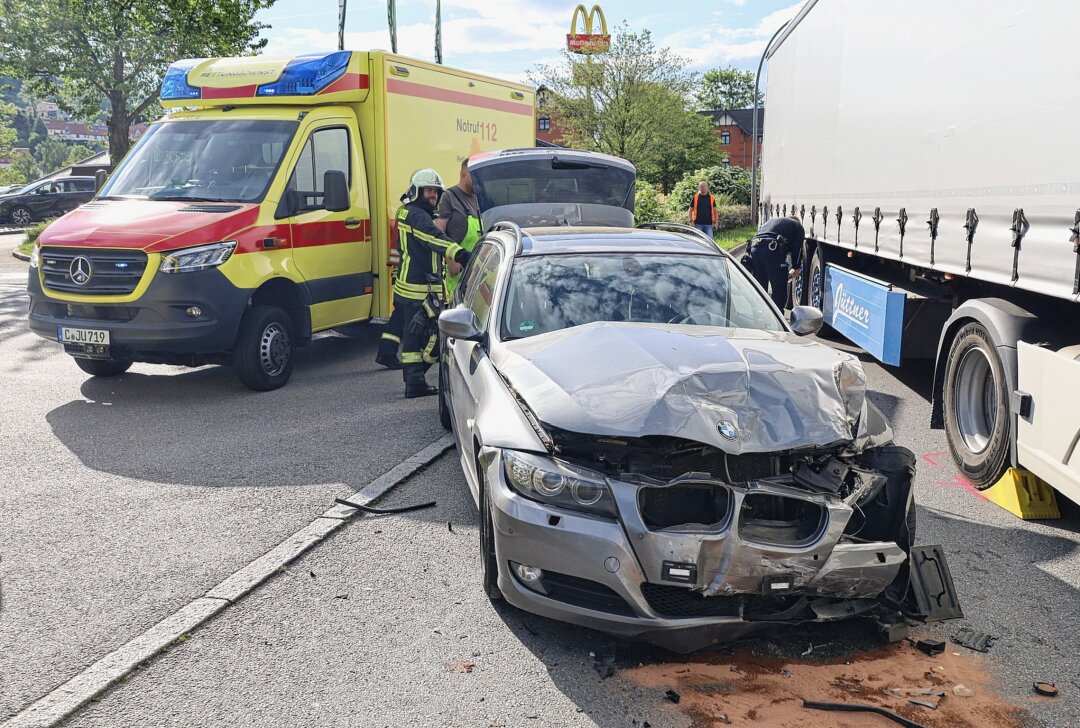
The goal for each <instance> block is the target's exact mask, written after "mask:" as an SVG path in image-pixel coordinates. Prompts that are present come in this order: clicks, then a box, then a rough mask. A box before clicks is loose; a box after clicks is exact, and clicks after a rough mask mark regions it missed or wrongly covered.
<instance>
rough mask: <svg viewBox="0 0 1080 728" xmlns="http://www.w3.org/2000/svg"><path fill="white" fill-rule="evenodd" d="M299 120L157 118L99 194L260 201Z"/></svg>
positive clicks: (196, 200)
mask: <svg viewBox="0 0 1080 728" xmlns="http://www.w3.org/2000/svg"><path fill="white" fill-rule="evenodd" d="M297 126H298V124H297V122H295V121H254V120H246V119H230V120H220V119H219V120H212V121H202V120H182V121H181V120H178V121H167V122H163V123H160V124H154V125H153V126H151V127H150V129H149V130H147V132H146V134H145V135H143V137H142V138H141V139H140V140H139V141H138V143H137V144H136V145H135V148H134V149H133V150H132V151H131V153H130V154H128V156H127V157H126V158H125V159H124V161H123V163H122V164H121V165H120V167H119V169H117V170H116V172H115V173H114V174H113V176H112V178H111V179H110V180H109V181H108V183H107V184H106V185H105V186H104V187H103V188H102V190H101V194H100V195H99V198H101V197H105V198H108V197H115V198H121V197H128V198H142V199H150V200H183V201H192V202H259V201H261V200H262V198H263V196H264V195H265V194H266V190H267V188H269V187H270V182H271V181H272V180H273V179H274V174H275V173H276V172H277V168H278V165H279V164H280V163H281V158H282V156H283V155H284V154H285V150H286V149H287V148H288V147H289V142H290V141H291V140H292V137H293V134H294V133H295V132H296V128H297Z"/></svg>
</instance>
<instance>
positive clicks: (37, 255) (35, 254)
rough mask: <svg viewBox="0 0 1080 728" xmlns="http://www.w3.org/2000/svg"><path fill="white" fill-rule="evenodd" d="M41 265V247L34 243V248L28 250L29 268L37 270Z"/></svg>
mask: <svg viewBox="0 0 1080 728" xmlns="http://www.w3.org/2000/svg"><path fill="white" fill-rule="evenodd" d="M39 265H41V245H39V244H38V243H34V247H32V248H31V249H30V267H31V268H37V267H38V266H39Z"/></svg>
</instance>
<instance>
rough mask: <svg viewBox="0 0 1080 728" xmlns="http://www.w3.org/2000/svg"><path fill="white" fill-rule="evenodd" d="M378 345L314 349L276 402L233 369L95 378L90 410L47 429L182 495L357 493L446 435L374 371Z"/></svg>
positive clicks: (394, 376) (395, 378)
mask: <svg viewBox="0 0 1080 728" xmlns="http://www.w3.org/2000/svg"><path fill="white" fill-rule="evenodd" d="M376 341H377V331H375V330H374V327H368V328H367V330H363V331H361V332H359V333H358V335H357V336H355V337H343V336H337V335H331V336H323V337H319V338H316V339H315V340H313V341H312V342H311V343H310V344H309V345H308V346H307V347H305V348H302V349H299V350H298V351H297V352H296V363H295V366H294V370H293V374H292V377H291V379H290V380H289V383H288V384H287V385H286V386H285V387H283V388H281V389H278V390H275V391H272V392H253V391H250V390H248V389H246V388H245V387H244V386H243V385H242V384H241V383H240V382H239V380H238V379H237V377H236V373H235V372H234V371H233V370H232V368H230V367H223V366H206V367H201V368H198V369H189V370H177V369H175V368H164V367H162V368H157V367H155V368H154V369H153V370H152V371H161V373H160V374H157V373H150V374H144V373H137V372H127V373H125V374H123V375H120V376H118V377H112V378H97V377H88V378H87V379H86V380H85V381H84V382H83V384H82V386H81V388H80V392H81V394H82V396H83V397H84V398H85V399H81V400H73V401H71V402H68V403H66V404H64V405H61V406H60V407H57V408H55V409H53V410H52V411H50V412H49V413H48V415H47V416H46V419H47V421H48V423H49V426H50V427H51V429H52V432H53V434H54V435H55V436H56V437H57V438H58V439H59V440H60V441H61V442H62V443H63V445H64V446H65V447H67V448H68V449H69V450H70V451H71V452H72V453H73V454H74V455H75V456H76V457H78V458H79V460H80V461H81V462H82V463H83V464H84V465H86V466H87V467H89V468H92V469H94V470H97V471H100V472H105V473H110V474H114V475H120V476H124V477H129V478H133V479H138V480H145V481H151V482H156V483H172V484H181V485H199V486H257V487H265V486H299V485H310V484H317V483H343V484H345V485H348V486H350V487H355V488H358V487H361V486H363V485H364V484H366V483H367V482H370V480H371V479H372V478H373V477H375V476H377V475H379V474H381V473H382V472H384V471H385V470H388V469H389V468H390V467H392V466H393V465H396V464H397V463H398V462H400V461H401V460H403V459H405V458H406V457H408V456H409V455H412V454H413V453H414V452H415V451H416V450H417V449H419V448H420V447H423V446H424V445H427V444H429V443H430V442H432V441H434V440H435V439H437V438H438V437H439V436H441V434H442V429H441V428H440V427H439V425H438V418H437V416H436V412H435V402H434V401H433V400H432V399H431V398H427V399H416V400H403V399H402V398H401V392H402V387H403V384H402V381H401V373H400V372H397V371H390V370H387V369H383V368H381V367H377V366H376V365H375V364H374V361H373V359H374V352H375V344H376ZM73 368H74V365H73ZM144 371H145V369H144ZM72 376H85V375H82V374H81V372H78V370H75V371H73V372H72ZM380 468H381V469H380Z"/></svg>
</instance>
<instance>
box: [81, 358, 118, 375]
mask: <svg viewBox="0 0 1080 728" xmlns="http://www.w3.org/2000/svg"><path fill="white" fill-rule="evenodd" d="M74 359H75V363H76V364H77V365H78V367H79V369H82V370H83V371H84V372H86V373H87V374H90V375H93V376H95V377H115V376H118V375H120V374H123V373H124V372H126V371H127V370H128V369H130V368H131V362H129V361H120V360H118V359H80V358H78V357H74Z"/></svg>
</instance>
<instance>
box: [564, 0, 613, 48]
mask: <svg viewBox="0 0 1080 728" xmlns="http://www.w3.org/2000/svg"><path fill="white" fill-rule="evenodd" d="M578 17H580V18H581V24H582V28H583V30H584V31H585V32H584V33H578V32H577V30H578ZM597 18H599V19H600V27H599V28H597V30H599V31H600V32H599V33H593V28H594V25H595V23H596V20H597ZM566 48H567V50H569V51H570V52H571V53H603V52H604V51H607V50H609V49H610V48H611V36H610V35H608V27H607V18H605V17H604V11H603V10H602V9H601V7H600V6H599V5H593V6H592V9H591V10H586V8H585V6H584V5H583V4H582V5H578V6H577V7H576V8H574V14H573V15H572V16H570V32H569V33H568V34H567V35H566Z"/></svg>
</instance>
